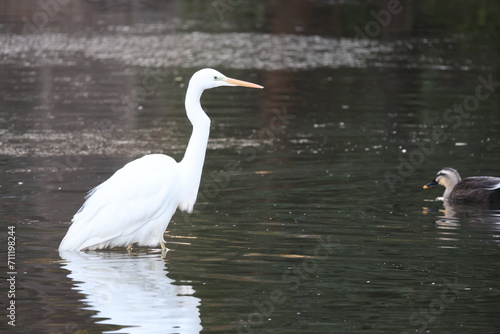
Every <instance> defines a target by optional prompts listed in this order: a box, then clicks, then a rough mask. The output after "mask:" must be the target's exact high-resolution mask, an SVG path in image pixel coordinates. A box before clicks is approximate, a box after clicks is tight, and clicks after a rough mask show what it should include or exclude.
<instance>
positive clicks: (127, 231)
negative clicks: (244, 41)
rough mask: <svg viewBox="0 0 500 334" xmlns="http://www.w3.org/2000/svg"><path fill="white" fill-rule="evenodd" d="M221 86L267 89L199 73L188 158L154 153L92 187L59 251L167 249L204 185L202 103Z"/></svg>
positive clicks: (189, 109) (191, 98) (193, 87)
mask: <svg viewBox="0 0 500 334" xmlns="http://www.w3.org/2000/svg"><path fill="white" fill-rule="evenodd" d="M219 86H244V87H251V88H263V87H262V86H259V85H256V84H252V83H249V82H245V81H240V80H235V79H231V78H227V77H226V76H224V75H223V74H221V73H220V72H218V71H216V70H213V69H202V70H199V71H198V72H196V73H195V74H194V75H193V77H192V78H191V80H190V81H189V86H188V89H187V93H186V100H185V105H186V113H187V116H188V118H189V121H190V122H191V124H192V125H193V132H192V134H191V138H190V139H189V144H188V146H187V148H186V153H185V155H184V158H183V159H182V160H181V161H180V162H178V163H177V162H176V161H175V160H174V159H172V158H171V157H169V156H166V155H163V154H150V155H146V156H144V157H142V158H139V159H137V160H134V161H132V162H129V163H128V164H126V165H125V166H124V167H123V168H121V169H119V170H118V171H116V173H115V174H113V175H112V176H111V177H110V178H109V179H108V180H106V181H105V182H103V183H101V184H100V185H98V186H97V187H95V188H94V189H92V190H91V191H90V192H89V194H88V195H87V197H86V201H85V203H84V204H83V206H82V207H81V208H80V210H79V211H78V212H77V213H76V214H75V216H74V217H73V220H72V222H73V223H72V225H71V226H70V228H69V229H68V232H67V233H66V236H65V237H64V239H63V240H62V241H61V244H60V246H59V250H75V251H80V250H92V249H100V248H105V247H118V246H130V245H132V244H134V243H136V244H138V245H140V246H156V245H158V244H160V245H161V246H162V248H163V249H165V241H164V239H163V233H164V231H165V229H166V228H167V226H168V223H169V222H170V218H171V217H172V215H173V214H174V212H175V210H176V209H177V208H179V209H180V210H183V211H187V212H191V211H192V210H193V206H194V203H195V202H196V197H197V193H198V188H199V185H200V179H201V172H202V168H203V163H204V161H205V151H206V147H207V142H208V136H209V133H210V119H209V118H208V116H207V115H206V114H205V112H204V111H203V109H202V108H201V105H200V97H201V94H202V93H203V91H204V90H205V89H209V88H214V87H219Z"/></svg>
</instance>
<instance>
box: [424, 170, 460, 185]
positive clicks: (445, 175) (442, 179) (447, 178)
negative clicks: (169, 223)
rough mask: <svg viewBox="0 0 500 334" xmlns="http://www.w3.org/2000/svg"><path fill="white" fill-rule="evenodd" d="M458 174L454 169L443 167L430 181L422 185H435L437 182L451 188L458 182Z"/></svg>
mask: <svg viewBox="0 0 500 334" xmlns="http://www.w3.org/2000/svg"><path fill="white" fill-rule="evenodd" d="M460 180H461V178H460V174H458V172H457V170H456V169H453V168H450V167H445V168H442V169H441V170H440V171H439V172H438V173H437V175H436V177H435V178H434V180H432V181H431V182H429V183H427V184H426V185H425V186H424V189H427V188H431V187H434V186H437V185H438V184H439V185H441V186H443V187H445V188H446V189H450V190H451V189H453V187H455V185H456V184H457V183H458V182H460Z"/></svg>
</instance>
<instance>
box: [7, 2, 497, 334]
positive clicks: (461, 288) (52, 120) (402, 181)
mask: <svg viewBox="0 0 500 334" xmlns="http://www.w3.org/2000/svg"><path fill="white" fill-rule="evenodd" d="M499 29H500V3H499V2H498V1H494V0H482V1H471V0H469V1H467V0H459V1H431V0H422V1H395V0H388V1H376V0H373V1H349V0H344V1H334V0H332V1H326V0H325V1H319V0H318V1H313V0H307V1H306V0H297V1H278V0H274V1H258V0H255V1H244V0H214V1H153V0H150V1H149V0H138V1H127V0H109V1H101V0H87V1H83V0H82V1H78V0H39V1H2V2H0V92H1V96H2V99H1V100H0V172H1V174H0V175H1V179H0V214H1V217H2V230H3V231H4V233H5V236H7V231H8V230H7V228H8V226H15V227H16V236H17V244H16V258H17V264H16V266H17V280H16V283H17V284H16V288H17V290H16V297H15V298H16V303H17V304H16V305H17V313H16V316H17V318H16V319H17V325H16V328H20V329H21V332H23V333H27V332H33V333H34V332H36V333H74V332H76V333H87V332H88V333H101V332H102V333H105V332H106V333H109V332H115V331H116V332H120V333H141V332H144V333H179V332H180V333H199V332H204V333H205V332H206V333H310V332H312V331H315V332H320V333H388V332H390V333H415V332H420V333H423V332H429V333H475V332H477V331H480V332H482V333H496V332H498V330H499V328H500V320H499V319H498V316H497V313H498V312H496V311H497V310H498V308H499V307H500V304H499V301H500V299H499V297H500V286H499V285H498V280H497V278H496V277H497V272H498V269H499V267H498V256H499V247H498V241H499V234H498V231H499V223H500V218H499V212H498V211H495V210H488V209H485V208H466V209H460V210H457V209H456V210H453V209H450V208H446V210H444V209H445V208H444V207H443V205H442V203H441V202H436V201H435V198H436V197H438V196H441V195H442V191H443V190H444V189H442V188H441V189H430V190H426V191H423V190H422V185H423V184H425V183H427V182H429V181H430V180H432V179H433V177H434V175H435V174H436V172H437V171H438V170H439V169H440V168H441V167H444V166H449V167H454V168H456V169H457V170H458V171H459V172H460V173H461V175H462V176H463V177H465V176H472V175H495V176H500V171H499V169H498V166H499V164H500V154H499V152H500V113H499V107H500V95H499V92H500V72H499V51H500V50H499V48H500V44H499V40H500V39H499ZM204 67H213V68H216V69H217V70H219V71H221V72H222V73H224V74H225V75H227V76H230V77H234V78H238V79H242V80H246V81H251V82H255V83H258V84H261V85H263V86H265V89H264V90H262V91H255V90H247V89H242V88H233V87H231V88H228V87H224V88H220V89H214V90H210V91H207V92H205V93H204V95H203V98H202V105H203V106H204V109H205V110H206V112H207V114H208V115H209V116H210V117H211V119H212V133H211V137H210V140H209V147H208V151H207V157H206V163H205V167H204V174H203V177H202V184H201V187H200V191H199V197H198V203H197V205H196V206H195V211H194V213H193V214H192V215H187V214H183V213H177V214H176V215H175V216H174V219H173V221H172V222H171V223H170V225H169V229H168V231H167V234H166V235H165V239H166V241H167V245H168V247H169V248H170V249H171V251H170V252H169V253H168V255H167V258H166V259H165V260H162V259H161V258H159V255H158V253H157V252H156V250H148V249H140V250H139V251H138V252H137V253H136V254H133V255H130V256H129V255H127V254H126V252H125V251H124V250H117V251H103V252H96V253H88V254H79V255H75V254H72V255H71V254H70V255H67V254H66V255H65V254H58V252H57V247H58V244H59V242H60V240H61V239H62V237H63V236H64V234H65V232H66V230H67V228H68V226H69V223H70V220H71V218H72V216H73V214H74V213H75V212H76V211H77V210H78V209H79V207H80V206H81V205H82V203H83V201H84V196H85V194H86V193H87V191H89V190H90V189H92V188H93V187H95V186H96V185H98V184H99V183H101V182H103V181H104V180H106V179H107V178H108V177H109V176H111V175H112V174H113V173H114V171H116V170H117V169H119V168H121V167H122V166H123V165H124V164H125V163H127V162H128V161H130V160H132V159H134V158H137V157H140V156H142V155H144V154H148V153H164V154H168V155H170V156H172V157H173V158H175V159H176V160H180V159H182V156H183V153H184V150H185V147H186V144H187V141H188V140H189V136H190V133H191V125H190V124H189V122H188V120H187V118H186V115H185V111H184V106H183V103H184V101H183V99H184V95H185V90H186V87H187V84H188V81H189V78H190V76H191V75H192V74H193V73H194V72H195V71H196V70H198V69H200V68H204ZM2 239H6V238H2ZM2 244H3V242H2ZM325 245H326V246H325ZM1 247H2V248H4V249H5V248H6V247H7V246H1ZM5 272H6V273H7V270H5ZM124 282H128V283H127V284H125V283H124ZM148 282H149V283H148ZM1 289H2V290H3V289H4V287H3V286H2V288H1ZM2 296H4V297H2V298H3V299H4V300H6V302H8V300H7V297H5V296H6V293H5V294H4V293H3V292H2ZM443 296H444V297H443ZM452 297H454V298H452ZM2 302H3V301H2ZM139 310H140V313H138V312H139ZM146 319H148V320H146ZM4 320H5V319H4ZM0 328H1V329H2V330H4V329H5V330H9V331H12V330H14V329H15V328H12V326H9V325H8V324H7V322H6V321H2V322H1V323H0Z"/></svg>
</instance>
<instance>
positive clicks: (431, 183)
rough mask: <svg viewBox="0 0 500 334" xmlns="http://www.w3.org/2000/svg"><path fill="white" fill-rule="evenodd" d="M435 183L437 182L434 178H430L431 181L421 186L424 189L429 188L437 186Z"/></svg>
mask: <svg viewBox="0 0 500 334" xmlns="http://www.w3.org/2000/svg"><path fill="white" fill-rule="evenodd" d="M437 185H438V183H437V182H436V180H432V181H431V182H429V183H427V184H426V185H425V186H423V188H424V189H429V188H431V187H434V186H437Z"/></svg>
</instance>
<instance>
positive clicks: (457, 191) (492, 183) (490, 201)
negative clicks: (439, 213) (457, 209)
mask: <svg viewBox="0 0 500 334" xmlns="http://www.w3.org/2000/svg"><path fill="white" fill-rule="evenodd" d="M437 185H441V186H443V187H445V188H446V190H445V191H444V194H443V198H442V200H443V201H444V202H447V203H448V204H453V205H480V204H482V205H490V206H498V205H499V204H500V177H494V176H471V177H466V178H465V179H463V180H462V178H461V177H460V174H459V173H458V171H457V170H456V169H453V168H451V167H444V168H442V169H441V170H440V171H439V172H438V173H437V175H436V177H435V178H434V180H432V181H431V182H429V183H427V184H426V185H424V186H423V188H424V189H428V188H431V187H434V186H437Z"/></svg>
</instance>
